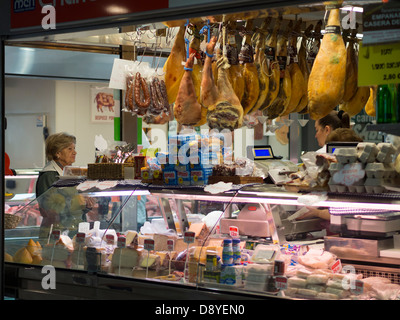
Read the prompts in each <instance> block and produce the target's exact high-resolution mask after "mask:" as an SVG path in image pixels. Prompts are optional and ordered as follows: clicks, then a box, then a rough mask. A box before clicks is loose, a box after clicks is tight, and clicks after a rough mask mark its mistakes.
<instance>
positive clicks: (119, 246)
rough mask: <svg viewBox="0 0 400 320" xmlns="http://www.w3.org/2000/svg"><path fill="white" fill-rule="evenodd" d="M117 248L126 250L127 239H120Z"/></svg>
mask: <svg viewBox="0 0 400 320" xmlns="http://www.w3.org/2000/svg"><path fill="white" fill-rule="evenodd" d="M117 247H118V248H125V247H126V238H125V237H118V240H117Z"/></svg>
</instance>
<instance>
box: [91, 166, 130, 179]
mask: <svg viewBox="0 0 400 320" xmlns="http://www.w3.org/2000/svg"><path fill="white" fill-rule="evenodd" d="M128 167H129V168H131V170H133V168H134V165H133V163H89V164H88V171H87V177H88V179H91V180H123V179H125V178H126V172H125V171H126V168H128Z"/></svg>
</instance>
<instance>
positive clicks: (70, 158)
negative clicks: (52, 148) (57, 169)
mask: <svg viewBox="0 0 400 320" xmlns="http://www.w3.org/2000/svg"><path fill="white" fill-rule="evenodd" d="M75 156H76V151H75V143H71V144H70V145H69V146H68V147H66V148H64V149H62V150H61V151H59V152H57V161H58V162H59V163H60V164H61V165H62V166H63V167H65V166H70V165H71V164H73V163H74V162H75Z"/></svg>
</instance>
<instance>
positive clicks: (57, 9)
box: [10, 0, 231, 31]
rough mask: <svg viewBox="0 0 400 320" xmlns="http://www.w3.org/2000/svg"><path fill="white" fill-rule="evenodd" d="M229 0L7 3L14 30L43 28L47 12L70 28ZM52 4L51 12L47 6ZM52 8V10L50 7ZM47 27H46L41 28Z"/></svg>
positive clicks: (27, 0) (26, 0)
mask: <svg viewBox="0 0 400 320" xmlns="http://www.w3.org/2000/svg"><path fill="white" fill-rule="evenodd" d="M229 2H231V1H230V0H203V1H200V2H199V1H198V0H152V1H136V0H12V1H11V5H10V7H11V8H10V9H11V12H10V29H11V30H15V31H20V30H25V29H26V30H31V29H37V28H41V27H43V20H44V21H45V22H48V20H49V19H50V18H49V17H50V15H51V14H52V13H54V15H55V23H56V25H55V28H50V29H57V25H61V26H63V27H64V26H67V27H70V26H71V25H74V24H76V23H82V22H84V21H85V22H88V21H92V20H94V19H97V20H98V19H101V20H102V21H104V20H105V19H107V18H118V19H119V18H120V17H121V18H122V17H124V18H126V17H127V16H128V15H132V14H140V13H144V12H147V13H149V12H151V11H153V12H157V13H159V12H160V11H165V10H166V9H175V8H184V7H186V8H189V7H194V6H197V7H198V6H199V5H201V6H204V4H207V5H221V4H225V3H229ZM46 6H52V7H53V8H54V10H53V11H54V12H51V11H49V10H48V9H47V7H46ZM53 8H51V9H53ZM43 29H48V28H43Z"/></svg>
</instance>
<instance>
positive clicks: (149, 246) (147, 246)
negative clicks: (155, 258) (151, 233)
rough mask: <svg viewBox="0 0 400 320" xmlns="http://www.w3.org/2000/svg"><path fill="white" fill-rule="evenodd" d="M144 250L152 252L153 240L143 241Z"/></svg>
mask: <svg viewBox="0 0 400 320" xmlns="http://www.w3.org/2000/svg"><path fill="white" fill-rule="evenodd" d="M144 249H145V250H147V251H152V250H154V240H153V239H145V240H144Z"/></svg>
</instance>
